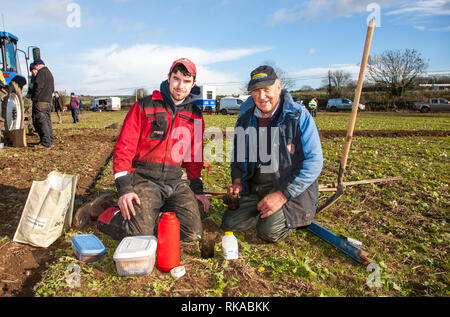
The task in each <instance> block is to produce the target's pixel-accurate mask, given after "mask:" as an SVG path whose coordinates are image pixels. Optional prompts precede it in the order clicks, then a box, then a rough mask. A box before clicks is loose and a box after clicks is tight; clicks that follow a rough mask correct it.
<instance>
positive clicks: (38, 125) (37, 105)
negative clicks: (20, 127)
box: [31, 102, 53, 147]
mask: <svg viewBox="0 0 450 317" xmlns="http://www.w3.org/2000/svg"><path fill="white" fill-rule="evenodd" d="M31 117H32V120H33V126H34V129H35V130H36V132H37V133H38V134H39V138H40V144H42V145H43V146H45V147H50V146H51V145H52V144H53V127H52V120H51V105H50V103H49V102H33V106H32V112H31Z"/></svg>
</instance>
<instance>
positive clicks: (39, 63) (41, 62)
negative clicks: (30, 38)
mask: <svg viewBox="0 0 450 317" xmlns="http://www.w3.org/2000/svg"><path fill="white" fill-rule="evenodd" d="M34 65H45V63H44V61H43V60H42V59H40V58H38V59H35V60H34Z"/></svg>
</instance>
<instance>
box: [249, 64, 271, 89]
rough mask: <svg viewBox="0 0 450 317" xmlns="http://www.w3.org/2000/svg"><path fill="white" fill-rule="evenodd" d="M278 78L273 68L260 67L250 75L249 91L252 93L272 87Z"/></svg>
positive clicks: (267, 66)
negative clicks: (262, 88)
mask: <svg viewBox="0 0 450 317" xmlns="http://www.w3.org/2000/svg"><path fill="white" fill-rule="evenodd" d="M277 78H278V76H277V74H276V73H275V71H274V70H273V68H272V67H271V66H269V65H263V66H259V67H258V68H256V69H254V70H253V71H252V72H251V73H250V81H249V82H248V91H252V90H255V89H258V88H261V87H267V86H272V85H273V84H274V83H275V80H277Z"/></svg>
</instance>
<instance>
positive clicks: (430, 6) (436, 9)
mask: <svg viewBox="0 0 450 317" xmlns="http://www.w3.org/2000/svg"><path fill="white" fill-rule="evenodd" d="M408 13H414V14H415V15H418V16H435V15H450V1H448V0H424V1H414V2H408V3H407V4H403V5H402V6H400V8H398V9H395V10H392V11H389V12H387V13H386V15H399V14H408Z"/></svg>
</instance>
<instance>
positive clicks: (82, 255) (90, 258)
mask: <svg viewBox="0 0 450 317" xmlns="http://www.w3.org/2000/svg"><path fill="white" fill-rule="evenodd" d="M71 240H72V249H73V252H74V253H75V256H76V257H77V259H78V260H80V261H83V262H87V263H89V262H95V261H98V260H101V258H102V257H103V255H104V254H105V253H106V248H105V246H104V245H103V243H102V242H101V241H100V240H99V239H98V238H97V237H96V236H95V235H93V234H77V235H74V236H73V237H71Z"/></svg>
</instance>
